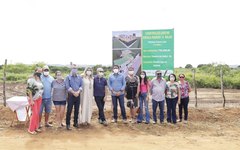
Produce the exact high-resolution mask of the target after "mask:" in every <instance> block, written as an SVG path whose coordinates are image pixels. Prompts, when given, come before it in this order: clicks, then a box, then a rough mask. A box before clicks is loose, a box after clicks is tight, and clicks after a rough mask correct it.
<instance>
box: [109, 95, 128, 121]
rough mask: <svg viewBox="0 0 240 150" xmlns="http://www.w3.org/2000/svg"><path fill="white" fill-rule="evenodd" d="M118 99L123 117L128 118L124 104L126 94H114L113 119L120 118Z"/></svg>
mask: <svg viewBox="0 0 240 150" xmlns="http://www.w3.org/2000/svg"><path fill="white" fill-rule="evenodd" d="M117 100H119V104H120V108H121V114H122V119H123V120H125V119H127V116H126V111H125V106H124V95H120V96H112V103H113V119H115V120H117V118H118V109H117V107H118V103H117Z"/></svg>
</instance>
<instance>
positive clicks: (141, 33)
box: [112, 29, 174, 76]
mask: <svg viewBox="0 0 240 150" xmlns="http://www.w3.org/2000/svg"><path fill="white" fill-rule="evenodd" d="M112 42H113V47H112V48H113V65H119V66H120V68H121V72H122V73H123V74H124V75H125V76H126V75H127V72H128V67H130V66H131V67H134V70H135V74H139V73H140V71H141V70H144V71H146V73H147V75H148V76H155V71H156V70H161V71H162V72H163V75H165V76H166V75H169V74H170V73H173V69H174V30H173V29H166V30H137V31H115V32H113V37H112Z"/></svg>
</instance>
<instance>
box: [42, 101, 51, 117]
mask: <svg viewBox="0 0 240 150" xmlns="http://www.w3.org/2000/svg"><path fill="white" fill-rule="evenodd" d="M44 108H45V109H44ZM43 110H44V111H45V113H48V114H50V113H51V111H52V100H51V98H43V99H42V104H41V108H40V115H42V113H43Z"/></svg>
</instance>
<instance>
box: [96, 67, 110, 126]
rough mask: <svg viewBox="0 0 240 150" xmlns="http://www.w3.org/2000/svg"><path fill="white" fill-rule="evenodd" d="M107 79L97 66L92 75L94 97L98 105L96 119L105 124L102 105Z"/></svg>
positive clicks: (103, 103)
mask: <svg viewBox="0 0 240 150" xmlns="http://www.w3.org/2000/svg"><path fill="white" fill-rule="evenodd" d="M106 87H107V80H106V78H105V77H104V70H103V69H102V68H97V75H96V76H95V77H94V81H93V90H94V98H95V101H96V104H97V107H98V115H99V117H98V120H99V123H100V124H103V125H107V121H106V118H105V115H104V105H105V99H106V97H105V96H106V95H105V94H106V90H107V88H106Z"/></svg>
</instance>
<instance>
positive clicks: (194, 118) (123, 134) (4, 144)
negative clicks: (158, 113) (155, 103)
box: [0, 85, 240, 150]
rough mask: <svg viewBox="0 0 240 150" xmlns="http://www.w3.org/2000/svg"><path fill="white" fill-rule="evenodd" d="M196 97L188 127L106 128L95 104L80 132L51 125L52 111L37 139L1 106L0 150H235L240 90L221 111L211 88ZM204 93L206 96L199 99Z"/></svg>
mask: <svg viewBox="0 0 240 150" xmlns="http://www.w3.org/2000/svg"><path fill="white" fill-rule="evenodd" d="M23 87H24V85H13V87H11V89H15V88H16V89H17V91H18V92H16V93H11V92H8V93H7V97H10V96H13V95H15V94H17V95H21V94H20V93H21V92H23V89H24V88H23ZM1 90H2V89H1ZM211 93H212V94H211ZM231 93H232V94H231ZM0 94H1V93H0ZM199 95H200V96H199V98H200V101H199V108H194V107H193V106H194V104H195V102H194V98H193V97H192V96H193V95H191V103H190V109H189V122H188V124H184V123H177V124H176V125H172V124H167V123H164V124H159V123H158V124H148V125H146V124H132V123H128V124H123V123H122V122H121V121H119V122H118V123H117V124H112V123H109V125H108V126H107V127H105V126H102V125H100V124H98V121H97V115H98V114H97V109H96V107H95V106H94V113H93V117H92V123H91V125H90V126H80V128H79V129H74V128H72V129H73V130H71V131H67V130H66V129H65V128H62V129H59V128H57V127H56V124H55V112H54V108H53V113H52V114H51V118H50V121H51V122H52V123H53V125H54V127H52V128H45V127H43V132H42V133H39V134H37V135H30V134H28V133H27V126H28V125H25V123H24V122H17V121H15V122H14V125H13V126H12V127H10V124H11V121H12V117H14V113H13V112H12V111H11V110H10V109H9V108H8V107H3V106H2V104H0V105H1V106H0V149H1V150H6V149H7V150H11V149H41V150H44V149H56V150H65V149H66V150H67V149H79V150H81V149H84V150H85V149H94V150H124V149H140V150H141V149H143V150H146V149H149V150H155V149H156V150H159V149H164V150H170V149H177V150H186V149H194V150H203V149H204V150H226V149H229V150H239V149H240V142H239V141H240V107H239V103H240V101H239V90H229V91H227V92H226V95H227V96H226V97H227V98H228V99H231V100H232V103H227V105H226V106H227V107H226V108H225V109H223V108H221V99H219V97H216V95H219V94H217V91H216V90H214V89H200V91H199ZM206 95H209V96H208V97H207V98H204V96H206ZM210 95H215V97H214V96H211V97H210ZM230 96H231V98H230ZM203 101H204V102H203ZM110 104H111V103H110V97H108V101H107V107H106V111H105V113H106V117H107V119H108V121H109V122H110V119H111V116H112V111H111V105H110ZM216 104H217V105H216ZM150 110H151V109H150ZM127 111H128V109H127Z"/></svg>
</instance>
